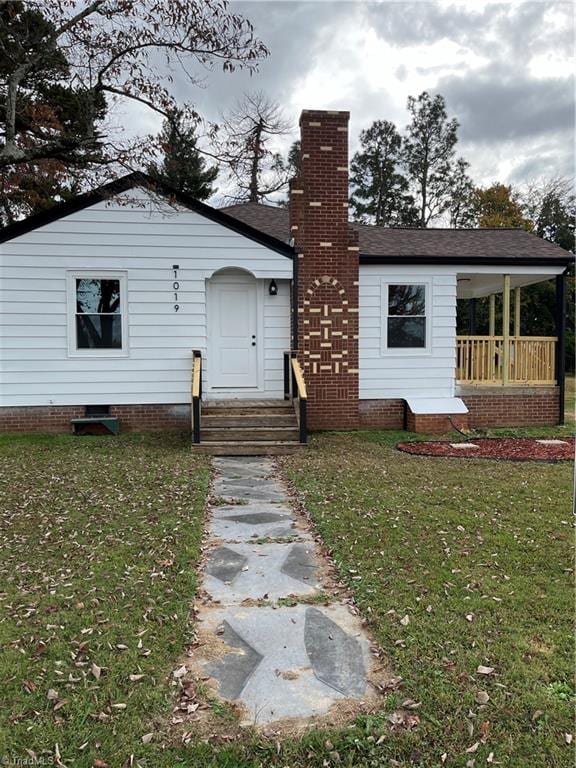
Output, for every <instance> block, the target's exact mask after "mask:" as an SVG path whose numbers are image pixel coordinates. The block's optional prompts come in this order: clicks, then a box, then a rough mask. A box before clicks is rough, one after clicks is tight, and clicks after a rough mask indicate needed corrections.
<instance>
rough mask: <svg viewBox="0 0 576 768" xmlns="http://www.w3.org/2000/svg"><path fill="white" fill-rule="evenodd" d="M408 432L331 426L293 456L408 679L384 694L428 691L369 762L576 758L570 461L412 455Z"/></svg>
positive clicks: (342, 563)
mask: <svg viewBox="0 0 576 768" xmlns="http://www.w3.org/2000/svg"><path fill="white" fill-rule="evenodd" d="M508 432H511V430H508ZM530 433H531V434H534V435H538V434H541V435H544V434H556V435H563V434H567V429H566V428H556V429H553V430H530ZM494 434H495V433H494ZM404 438H405V433H397V434H396V435H394V434H393V433H389V432H388V433H386V432H365V433H357V434H355V435H353V434H331V435H323V436H320V437H318V438H317V439H316V440H315V441H314V443H313V449H312V450H311V451H310V453H309V454H308V455H307V456H302V457H298V458H294V459H290V460H289V461H288V462H287V471H288V474H289V476H290V477H291V479H292V480H293V482H294V483H295V485H296V486H297V488H298V489H299V490H300V491H301V492H302V494H303V495H304V498H305V499H306V503H307V506H308V509H309V511H310V512H311V515H312V517H313V519H314V521H315V523H316V525H317V527H318V529H319V531H320V533H321V534H322V536H323V538H324V541H325V542H326V544H327V545H328V546H329V547H331V548H332V550H333V555H334V557H335V559H336V561H337V563H338V565H339V567H340V569H341V571H342V572H343V573H344V574H345V575H346V578H347V580H348V582H349V584H350V586H351V587H352V589H353V590H354V592H355V594H356V598H357V601H358V604H359V605H360V607H361V610H362V612H363V614H364V615H365V616H367V617H369V618H370V623H371V627H372V630H373V632H374V634H375V636H376V639H377V640H378V642H379V643H380V644H381V646H382V647H383V648H385V649H386V650H387V651H388V653H389V654H390V656H391V658H392V666H393V668H394V670H395V672H396V673H397V674H399V675H401V676H402V677H403V678H404V687H403V690H402V692H401V693H400V694H399V695H394V696H393V697H392V700H391V701H390V702H389V706H393V705H394V704H396V705H397V704H398V703H400V702H401V701H402V699H405V698H410V699H413V700H415V701H417V702H421V705H420V707H419V708H418V709H417V710H416V711H417V712H418V714H419V716H420V718H421V722H420V724H419V726H418V727H417V728H416V729H414V730H413V731H411V732H409V733H403V734H397V735H394V736H390V735H389V736H387V738H386V740H385V741H384V743H383V744H382V745H381V747H380V750H381V755H382V757H381V760H382V762H380V763H379V762H373V763H366V764H370V765H395V766H397V765H399V766H421V768H432V767H433V766H441V765H447V766H466V765H475V766H481V765H486V764H491V763H492V764H494V765H502V766H509V767H510V768H535V767H536V766H546V768H557V767H558V768H559V767H560V766H566V767H567V766H572V765H573V764H574V751H573V746H569V745H568V744H567V743H566V742H567V737H566V736H565V734H566V733H568V734H572V733H573V709H574V679H573V639H572V627H573V581H574V572H573V546H572V545H573V532H572V529H571V490H572V482H571V481H572V477H571V471H572V468H571V466H569V465H568V464H562V465H551V464H538V463H532V462H527V463H510V462H500V463H499V462H494V461H489V460H474V459H473V460H465V459H438V458H424V457H419V456H409V455H406V454H401V453H399V452H397V451H396V450H395V449H394V444H395V443H396V442H397V441H398V440H400V439H404ZM406 616H408V623H406V619H404V623H403V622H402V621H401V620H402V619H403V618H404V617H406ZM479 666H483V667H488V668H493V670H494V671H493V672H492V673H491V674H487V675H486V674H479V673H478V672H477V670H478V668H479ZM486 694H487V695H488V696H489V700H488V701H487V702H486V703H481V702H484V701H485V699H486ZM569 738H570V737H568V739H569ZM466 750H469V751H468V752H466ZM443 756H445V757H443ZM390 760H396V761H397V762H392V763H390V762H389V761H390ZM443 760H445V762H444V763H443V762H442V761H443ZM469 761H475V762H469ZM358 764H359V765H363V763H358Z"/></svg>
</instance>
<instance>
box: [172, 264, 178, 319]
mask: <svg viewBox="0 0 576 768" xmlns="http://www.w3.org/2000/svg"><path fill="white" fill-rule="evenodd" d="M179 268H180V267H179V266H178V264H174V266H173V267H172V272H173V277H174V281H173V283H172V290H173V291H174V312H178V310H179V309H180V304H178V291H179V290H180V281H179V280H178V270H179Z"/></svg>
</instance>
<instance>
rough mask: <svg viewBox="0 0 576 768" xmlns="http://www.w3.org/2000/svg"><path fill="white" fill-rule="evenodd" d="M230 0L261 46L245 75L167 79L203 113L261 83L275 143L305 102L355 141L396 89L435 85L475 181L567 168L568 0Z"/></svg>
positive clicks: (394, 105)
mask: <svg viewBox="0 0 576 768" xmlns="http://www.w3.org/2000/svg"><path fill="white" fill-rule="evenodd" d="M232 7H233V9H234V11H236V12H238V13H241V14H243V15H244V16H246V17H247V18H248V19H250V20H251V21H252V23H253V24H254V27H255V31H256V33H257V35H258V36H259V37H260V39H262V40H263V41H264V42H265V44H266V45H267V46H268V48H269V49H270V56H269V58H268V59H266V60H265V61H263V62H262V63H261V64H260V67H259V72H258V73H257V74H256V75H253V76H252V77H250V76H249V75H248V74H247V73H242V72H235V73H232V74H224V73H221V72H216V71H215V72H212V73H208V74H207V75H206V82H205V87H204V88H203V89H194V90H193V91H192V90H190V88H189V86H188V84H187V83H186V82H185V80H184V78H182V79H181V80H178V79H177V81H176V92H177V95H178V97H179V98H180V99H182V100H190V101H192V102H194V103H195V104H196V106H197V108H198V109H199V111H200V112H201V113H202V114H203V115H204V116H205V117H207V118H208V119H212V120H217V119H218V117H219V113H220V112H221V110H222V109H226V108H229V107H230V106H232V105H233V104H234V101H235V99H236V98H237V97H238V95H239V94H240V93H241V92H242V91H244V90H255V89H261V90H263V91H265V92H266V93H267V94H268V95H269V96H270V97H271V98H273V99H275V100H277V101H278V102H279V103H281V104H282V105H283V106H284V108H285V110H286V112H287V114H288V115H289V116H291V117H292V118H293V119H294V126H295V128H294V135H293V136H292V137H290V138H287V139H285V140H284V142H283V144H281V146H279V148H280V149H286V148H287V146H288V145H289V143H290V141H291V140H293V139H294V138H296V136H297V133H296V125H297V118H298V115H299V113H300V111H301V110H302V109H303V108H314V109H346V110H350V112H351V125H350V129H351V130H350V142H351V151H354V149H355V148H356V144H357V137H358V134H359V132H360V130H361V129H363V128H366V127H368V126H369V125H370V124H371V122H372V121H373V120H376V119H388V120H392V121H393V122H395V123H396V125H397V126H398V128H400V129H403V128H404V126H405V125H406V123H407V119H408V116H407V112H406V100H407V97H408V96H409V95H418V94H419V93H421V92H422V91H423V90H428V91H431V92H433V93H441V94H442V95H443V96H444V97H445V98H446V102H447V106H448V112H449V114H450V116H455V117H457V118H458V120H459V122H460V132H459V135H460V143H459V152H460V154H462V155H463V156H464V157H465V158H466V159H467V160H468V161H469V162H470V164H471V173H472V175H473V177H474V179H475V180H476V182H477V183H479V184H489V183H491V182H493V181H496V180H498V181H504V182H512V183H522V182H523V181H527V180H530V179H535V178H538V177H541V176H546V177H550V176H554V175H558V174H562V175H573V173H574V4H573V3H572V2H512V3H488V2H483V1H482V0H470V2H459V3H453V2H444V0H439V1H437V2H426V1H425V0H422V1H418V0H417V1H416V2H394V1H393V0H385V1H384V2H380V3H367V2H337V1H336V0H325V1H323V0H316V1H315V2H313V1H312V0H304V1H303V2H300V0H275V1H274V2H269V1H268V0H259V1H255V0H252V1H251V2H233V3H232ZM142 117H143V116H142ZM154 119H155V118H154V117H152V116H150V115H148V116H147V117H146V120H147V121H153V120H154ZM152 126H153V122H150V124H149V127H152ZM140 127H142V123H140Z"/></svg>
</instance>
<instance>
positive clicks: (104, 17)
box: [0, 0, 267, 170]
mask: <svg viewBox="0 0 576 768" xmlns="http://www.w3.org/2000/svg"><path fill="white" fill-rule="evenodd" d="M38 7H41V8H42V14H43V15H42V16H41V17H39V16H38V13H37V12H36V11H35V10H34V9H37V8H38ZM1 12H2V17H1V19H0V21H1V22H2V24H1V25H0V26H1V29H2V35H3V39H2V40H0V43H1V45H0V48H1V49H2V68H3V78H2V85H1V86H0V101H1V103H2V107H3V108H2V110H1V116H0V169H3V168H9V167H15V166H16V165H21V164H25V163H35V162H38V161H41V160H58V161H61V162H62V163H64V164H65V165H66V167H67V168H68V169H69V170H74V169H75V168H78V167H79V166H80V167H86V166H87V165H88V166H91V165H92V164H96V165H102V164H105V165H106V166H111V165H112V166H113V165H114V164H115V163H116V164H120V165H127V166H131V167H134V166H136V167H138V166H140V167H141V166H142V165H146V164H147V162H148V161H149V160H150V158H151V157H152V156H153V155H154V154H155V151H156V149H157V146H156V145H155V142H154V139H153V137H139V138H136V139H133V140H130V139H128V138H124V137H122V136H121V135H115V134H114V132H113V130H112V127H111V125H110V124H107V123H106V122H105V121H104V119H103V117H104V115H103V110H105V106H106V101H107V102H108V106H109V108H112V107H114V106H115V105H125V104H126V103H127V102H137V103H138V104H140V105H144V106H145V107H147V108H148V109H150V110H152V111H154V112H156V113H159V114H161V115H163V116H164V117H166V118H167V117H169V115H170V114H171V113H173V112H174V110H175V108H176V107H177V104H176V99H175V96H174V95H173V93H172V92H171V90H170V85H171V83H172V80H173V76H172V75H171V74H170V71H171V70H172V71H173V70H174V69H176V68H178V69H180V70H181V71H182V72H183V73H184V75H185V76H186V77H187V79H188V82H189V83H191V84H193V85H194V84H198V82H199V79H198V78H197V77H196V76H195V75H194V65H200V66H201V67H203V68H204V69H206V68H210V67H212V66H214V64H215V63H216V62H220V63H221V65H222V67H223V69H224V70H225V71H231V70H233V69H235V68H236V67H237V66H240V67H245V68H248V69H251V70H252V69H254V68H255V67H256V65H257V62H258V60H259V59H260V58H261V57H263V56H265V55H267V50H266V48H265V46H264V45H263V44H262V43H261V42H260V41H259V40H257V39H256V38H255V37H254V34H253V28H252V25H251V24H250V22H249V21H247V20H246V19H244V18H243V17H242V16H240V15H238V14H235V13H231V12H230V11H229V8H228V2H227V0H171V2H169V3H168V2H158V1H157V0H51V2H50V3H45V4H42V5H40V6H39V5H38V4H37V3H34V4H32V3H31V4H30V6H29V5H28V4H27V3H26V2H20V1H17V2H11V1H9V2H4V3H3V4H2V6H1ZM159 57H162V59H163V61H164V66H158V63H159ZM59 89H63V91H64V92H63V93H61V94H60V96H61V101H66V103H67V104H68V107H69V109H68V112H66V110H64V109H62V107H61V101H60V102H59V101H57V100H56V96H57V95H58V94H57V92H58V90H59ZM47 90H51V91H52V94H51V96H50V98H47V97H46V91H47ZM59 98H60V97H59ZM183 110H184V117H185V118H186V119H188V118H193V117H196V115H195V112H194V110H193V108H192V107H190V106H188V107H185V108H183ZM116 167H117V165H116Z"/></svg>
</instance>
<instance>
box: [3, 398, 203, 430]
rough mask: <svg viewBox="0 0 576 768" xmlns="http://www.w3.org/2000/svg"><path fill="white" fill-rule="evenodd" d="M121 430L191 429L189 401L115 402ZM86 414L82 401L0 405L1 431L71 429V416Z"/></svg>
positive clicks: (76, 416) (113, 406)
mask: <svg viewBox="0 0 576 768" xmlns="http://www.w3.org/2000/svg"><path fill="white" fill-rule="evenodd" d="M110 415H111V416H117V417H118V418H119V420H120V431H121V432H189V431H190V406H189V405H187V404H162V405H112V406H111V407H110ZM82 416H84V407H83V406H81V405H46V406H44V405H40V406H18V407H10V408H0V432H71V426H70V420H71V419H78V418H82Z"/></svg>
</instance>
